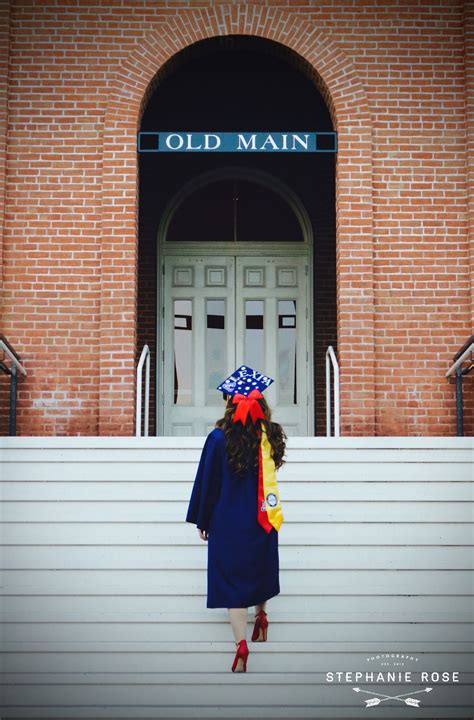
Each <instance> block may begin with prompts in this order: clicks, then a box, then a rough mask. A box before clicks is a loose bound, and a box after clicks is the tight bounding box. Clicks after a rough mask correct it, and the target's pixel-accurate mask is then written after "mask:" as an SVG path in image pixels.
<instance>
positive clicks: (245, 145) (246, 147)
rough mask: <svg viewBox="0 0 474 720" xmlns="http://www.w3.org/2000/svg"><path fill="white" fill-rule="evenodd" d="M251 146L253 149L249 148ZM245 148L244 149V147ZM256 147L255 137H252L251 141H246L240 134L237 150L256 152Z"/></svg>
mask: <svg viewBox="0 0 474 720" xmlns="http://www.w3.org/2000/svg"><path fill="white" fill-rule="evenodd" d="M250 145H251V147H249V146H250ZM242 146H243V147H242ZM256 149H257V148H256V147H255V135H251V136H250V140H246V139H245V137H244V136H243V135H240V134H239V142H238V145H237V150H256Z"/></svg>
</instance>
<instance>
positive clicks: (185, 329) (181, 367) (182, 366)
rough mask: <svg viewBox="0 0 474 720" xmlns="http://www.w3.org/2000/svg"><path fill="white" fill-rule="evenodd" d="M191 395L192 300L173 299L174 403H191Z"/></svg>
mask: <svg viewBox="0 0 474 720" xmlns="http://www.w3.org/2000/svg"><path fill="white" fill-rule="evenodd" d="M192 397H193V302H192V300H175V301H174V404H175V405H191V404H192Z"/></svg>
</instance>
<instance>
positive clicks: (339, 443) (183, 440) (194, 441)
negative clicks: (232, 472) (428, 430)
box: [0, 435, 474, 481]
mask: <svg viewBox="0 0 474 720" xmlns="http://www.w3.org/2000/svg"><path fill="white" fill-rule="evenodd" d="M205 439H206V438H205V437H200V436H195V437H190V436H186V437H174V436H173V437H172V436H159V437H132V436H122V435H120V436H119V435H117V436H113V437H111V436H109V435H107V436H103V437H98V436H97V435H80V436H76V435H74V436H57V437H54V436H49V435H48V436H38V435H20V436H16V437H13V436H11V437H10V436H5V437H0V448H1V449H4V450H8V449H13V450H14V449H26V448H34V449H48V448H61V449H65V448H78V449H84V448H91V449H96V448H104V449H107V448H110V449H117V448H122V449H124V450H126V449H132V450H133V449H138V450H141V449H143V450H150V451H151V450H161V449H168V448H170V449H181V448H182V449H185V448H189V449H201V448H202V446H203V444H204V441H205ZM287 447H288V448H289V449H291V448H293V449H305V448H307V449H309V450H313V449H315V450H325V449H328V450H334V449H341V450H343V449H344V450H350V449H370V448H374V449H378V450H380V449H390V450H403V449H404V448H417V449H427V450H430V449H441V450H444V449H448V450H450V449H451V450H469V451H472V450H473V449H474V438H472V437H448V436H445V435H427V436H426V437H411V436H406V435H400V436H398V435H388V436H386V437H380V436H378V437H371V436H368V435H363V436H359V437H350V436H344V437H338V438H334V437H331V438H327V437H289V438H288V440H287ZM352 460H353V459H352ZM304 461H305V458H304V457H301V456H299V457H298V462H304ZM2 462H3V463H6V462H7V458H2ZM93 462H96V460H93ZM309 462H314V458H310V459H309ZM450 462H452V461H450ZM133 479H134V478H133V477H131V478H130V480H131V481H132V480H133ZM135 479H139V477H138V478H135Z"/></svg>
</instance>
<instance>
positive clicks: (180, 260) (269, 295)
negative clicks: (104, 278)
mask: <svg viewBox="0 0 474 720" xmlns="http://www.w3.org/2000/svg"><path fill="white" fill-rule="evenodd" d="M308 304H309V298H308V283H307V265H306V258H304V257H295V258H290V257H273V258H269V257H254V256H253V257H237V258H234V257H232V256H230V257H229V256H222V257H215V256H203V257H195V256H189V257H183V256H168V257H165V258H164V306H163V325H162V327H163V330H162V362H161V363H160V365H161V374H160V373H158V388H159V394H158V396H161V398H162V400H163V404H162V406H161V408H159V409H158V415H159V417H158V420H159V424H158V427H159V428H161V430H159V431H160V432H162V434H164V435H193V436H195V435H207V433H208V432H209V431H210V430H211V429H212V428H213V427H214V423H215V420H216V419H217V418H218V417H220V416H221V415H222V414H223V411H224V403H223V400H222V393H221V392H220V391H218V390H216V386H217V385H218V384H219V383H220V382H221V381H222V380H223V379H224V378H225V377H227V376H228V375H229V374H230V373H231V372H232V371H233V370H235V368H236V367H238V366H239V365H242V364H246V365H249V366H251V367H254V368H256V369H257V370H260V371H261V372H264V373H265V374H268V375H270V376H271V377H273V378H274V379H275V383H273V384H272V385H271V386H270V387H269V388H268V389H267V390H266V391H265V397H266V399H267V401H268V402H269V404H270V406H271V408H272V412H273V418H274V419H275V420H276V421H277V422H280V423H281V424H282V425H283V426H284V428H285V430H286V432H287V434H288V435H303V436H305V435H308V433H309V431H310V429H311V426H310V422H309V417H310V412H311V399H310V397H309V388H310V384H309V381H308V313H307V308H308Z"/></svg>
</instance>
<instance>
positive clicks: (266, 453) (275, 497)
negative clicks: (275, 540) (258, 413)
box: [260, 423, 285, 531]
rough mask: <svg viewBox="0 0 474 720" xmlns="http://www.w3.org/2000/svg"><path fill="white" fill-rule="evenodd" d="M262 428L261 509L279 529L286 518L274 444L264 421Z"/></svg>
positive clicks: (276, 528)
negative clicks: (272, 453)
mask: <svg viewBox="0 0 474 720" xmlns="http://www.w3.org/2000/svg"><path fill="white" fill-rule="evenodd" d="M261 428H262V436H261V439H260V448H261V468H262V479H261V480H260V482H261V483H262V480H263V483H262V484H263V488H260V496H261V495H262V490H263V502H261V504H260V510H261V512H262V513H263V511H266V514H267V516H268V522H269V523H270V525H271V526H273V527H274V528H275V530H277V531H278V530H279V529H280V526H281V524H282V522H283V521H284V519H285V518H284V517H283V511H282V509H281V503H280V495H279V493H278V485H277V478H276V468H275V463H274V461H273V458H272V455H271V451H272V446H271V445H270V441H269V439H268V436H267V433H266V430H265V427H264V425H263V423H261ZM261 524H263V523H261ZM270 529H271V527H270Z"/></svg>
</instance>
